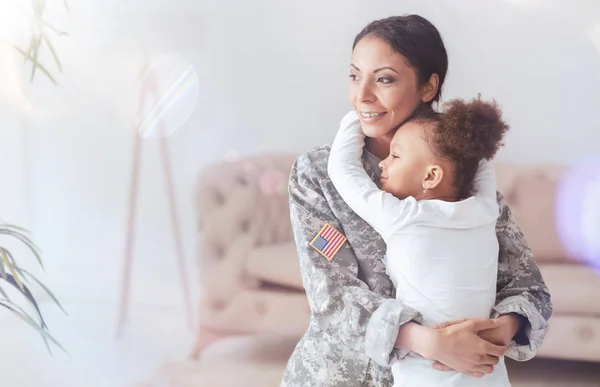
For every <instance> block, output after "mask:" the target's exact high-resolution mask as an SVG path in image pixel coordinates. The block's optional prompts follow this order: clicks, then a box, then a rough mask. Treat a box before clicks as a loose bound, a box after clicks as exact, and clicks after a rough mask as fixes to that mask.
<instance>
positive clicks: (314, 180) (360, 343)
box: [289, 156, 421, 366]
mask: <svg viewBox="0 0 600 387" xmlns="http://www.w3.org/2000/svg"><path fill="white" fill-rule="evenodd" d="M314 164H315V163H314V162H313V161H311V159H310V158H308V157H305V156H301V157H300V158H299V159H298V160H296V162H295V164H294V166H293V168H292V172H291V176H290V183H289V193H290V211H291V222H292V227H293V232H294V238H295V241H296V246H297V249H298V257H299V260H300V271H301V274H302V281H303V284H304V288H305V290H306V294H307V297H308V301H309V305H310V308H311V321H310V328H309V329H311V330H313V331H317V332H322V333H324V334H325V335H326V336H325V337H329V338H331V339H332V340H335V341H336V342H338V343H342V344H344V345H345V346H347V347H349V348H352V349H354V350H355V351H359V352H363V353H366V355H367V356H368V357H369V358H371V359H372V360H374V361H375V362H377V363H379V364H381V365H384V366H388V365H390V364H391V363H392V362H393V361H395V359H397V358H398V357H403V356H405V355H406V352H405V351H399V350H395V349H394V344H395V341H396V337H397V336H398V329H399V327H400V326H401V325H402V324H404V323H406V322H408V321H411V320H417V321H418V320H420V318H421V315H420V313H419V312H417V311H416V310H414V309H412V308H410V307H408V306H406V305H404V304H403V303H402V302H401V301H398V300H396V299H391V298H385V297H383V296H382V295H380V294H377V293H375V292H373V291H371V290H370V288H369V286H368V285H367V284H366V283H365V282H364V281H363V280H361V279H360V278H359V262H358V259H357V257H356V255H355V254H354V252H353V250H352V248H351V246H350V245H349V243H348V242H346V243H345V244H344V245H343V246H342V248H341V249H340V250H339V252H338V253H337V254H336V255H335V257H333V259H332V260H330V261H328V260H327V259H325V258H324V257H323V256H321V255H320V253H319V252H317V251H316V250H314V249H313V248H312V247H310V246H309V243H310V242H311V241H312V239H313V238H314V237H315V235H316V234H317V233H318V232H319V231H320V230H321V228H322V227H323V225H324V224H325V223H329V224H330V225H331V226H333V227H335V228H337V229H338V230H340V231H343V230H344V228H345V229H346V232H349V231H348V230H349V228H351V227H353V225H352V224H344V225H343V226H344V227H342V224H340V221H339V220H338V219H337V218H336V216H335V215H334V212H333V210H332V209H331V207H330V203H329V202H328V201H327V198H326V196H325V194H324V192H323V188H322V185H324V184H331V182H330V181H329V179H328V178H327V176H321V175H322V174H326V173H327V169H326V163H325V164H324V166H325V167H324V168H321V167H320V166H315V165H314ZM329 188H330V187H328V189H329Z"/></svg>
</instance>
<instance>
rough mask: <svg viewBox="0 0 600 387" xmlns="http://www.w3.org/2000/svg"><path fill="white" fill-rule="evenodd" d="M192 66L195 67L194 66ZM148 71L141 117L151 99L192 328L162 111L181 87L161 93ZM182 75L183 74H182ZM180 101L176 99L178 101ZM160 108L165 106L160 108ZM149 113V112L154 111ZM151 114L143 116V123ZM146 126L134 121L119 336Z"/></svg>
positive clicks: (147, 69)
mask: <svg viewBox="0 0 600 387" xmlns="http://www.w3.org/2000/svg"><path fill="white" fill-rule="evenodd" d="M190 68H191V66H190ZM142 73H143V74H144V75H143V77H142V83H141V85H140V89H139V95H138V98H139V99H140V100H139V103H138V108H139V109H138V117H139V114H140V113H141V114H143V113H142V110H143V106H144V103H146V102H148V101H150V103H152V104H153V106H152V109H151V110H150V113H152V115H153V116H154V118H156V117H158V119H156V120H155V121H156V122H155V125H156V126H155V130H156V131H157V136H158V137H159V141H160V150H161V152H160V154H161V163H162V168H163V173H164V176H165V179H166V187H167V196H168V201H169V212H170V218H171V225H172V229H173V237H174V238H175V246H176V253H177V266H178V270H179V276H180V281H181V287H182V292H183V299H184V305H185V309H186V315H187V322H188V325H189V326H190V327H191V326H192V324H193V317H192V304H191V299H190V290H189V285H188V281H187V277H186V272H187V270H186V264H185V258H184V253H183V243H182V240H181V232H180V222H179V217H178V215H177V205H176V201H175V190H174V187H173V174H172V171H171V162H170V157H169V151H168V147H167V139H166V137H167V135H168V134H169V133H167V132H166V128H165V124H164V122H163V121H162V120H161V119H160V117H161V114H162V113H163V112H164V110H166V109H169V107H170V106H172V103H173V101H169V102H170V103H167V104H165V103H164V101H165V98H167V99H168V98H170V97H173V94H172V91H173V88H175V89H176V88H177V87H181V86H180V85H179V86H178V85H177V84H176V83H177V80H176V81H174V82H173V83H172V84H170V85H169V86H168V87H167V89H166V91H165V92H164V93H159V91H158V89H157V79H156V77H157V74H156V73H155V72H153V71H152V67H149V66H145V68H144V69H143V70H142ZM180 78H181V76H180ZM175 102H176V101H175ZM157 109H162V110H163V111H162V112H161V111H160V110H158V111H157ZM150 113H149V114H150ZM147 118H148V117H142V120H141V121H142V125H143V123H144V122H145V120H146V119H147ZM142 125H140V124H139V122H137V120H136V123H135V124H134V140H133V166H132V170H131V177H130V182H131V184H130V189H129V202H128V210H127V234H126V240H125V252H124V266H123V276H122V280H121V297H120V303H119V315H118V321H117V336H119V337H120V336H122V335H123V333H124V330H125V325H126V323H127V318H128V312H129V301H130V289H131V278H132V271H133V242H134V236H135V228H136V227H135V226H136V222H135V218H136V204H137V198H138V187H139V172H140V165H141V163H140V162H141V157H142V149H143V143H144V138H143V134H144V133H140V132H141V130H140V129H141V127H142Z"/></svg>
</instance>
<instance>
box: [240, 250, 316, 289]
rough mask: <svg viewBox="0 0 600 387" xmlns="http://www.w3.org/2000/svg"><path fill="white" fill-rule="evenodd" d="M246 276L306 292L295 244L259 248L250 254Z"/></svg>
mask: <svg viewBox="0 0 600 387" xmlns="http://www.w3.org/2000/svg"><path fill="white" fill-rule="evenodd" d="M246 275H247V276H248V277H252V278H256V279H258V280H260V281H263V282H266V283H270V284H275V285H281V286H285V287H289V288H292V289H296V290H298V291H304V287H303V286H302V278H301V276H300V264H299V263H298V255H297V254H296V244H295V243H294V242H290V243H284V244H275V245H267V246H262V247H257V248H255V249H253V250H252V251H250V252H249V253H248V258H247V260H246Z"/></svg>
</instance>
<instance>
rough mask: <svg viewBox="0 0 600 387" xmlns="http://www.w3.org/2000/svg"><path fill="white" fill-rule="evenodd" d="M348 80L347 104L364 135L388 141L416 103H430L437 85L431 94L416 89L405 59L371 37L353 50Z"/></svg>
mask: <svg viewBox="0 0 600 387" xmlns="http://www.w3.org/2000/svg"><path fill="white" fill-rule="evenodd" d="M436 77H437V76H436ZM432 78H433V76H432ZM350 80H351V83H350V92H349V99H350V103H351V104H352V106H353V108H354V110H356V113H357V114H358V117H359V118H360V122H361V126H362V129H363V132H364V134H365V135H366V136H367V137H372V138H379V137H384V136H388V137H390V138H391V136H392V135H393V133H394V130H395V129H397V128H398V127H399V126H400V125H401V124H402V123H403V122H404V121H406V119H408V117H409V116H410V115H411V114H412V112H413V111H414V110H415V109H416V108H417V107H418V106H419V104H421V102H427V101H429V100H431V99H432V98H433V96H434V95H435V91H437V83H436V84H435V87H434V89H435V90H434V91H433V93H432V92H431V87H427V86H428V85H424V86H423V87H419V82H418V77H417V73H416V71H415V70H414V69H413V68H412V67H411V66H409V65H408V64H407V61H406V59H405V58H404V57H403V56H402V55H400V54H398V53H397V52H395V51H394V50H393V49H392V47H391V46H390V45H389V44H388V43H387V42H386V41H385V40H383V39H381V38H378V37H377V36H374V35H367V36H365V37H364V38H363V39H361V40H360V41H359V42H358V43H357V45H356V47H354V51H353V52H352V61H351V64H350ZM428 84H429V86H431V84H430V83H428Z"/></svg>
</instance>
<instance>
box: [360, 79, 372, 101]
mask: <svg viewBox="0 0 600 387" xmlns="http://www.w3.org/2000/svg"><path fill="white" fill-rule="evenodd" d="M358 100H359V102H373V101H374V100H375V94H374V93H373V90H371V87H370V86H369V84H368V83H366V82H363V83H362V84H361V85H360V86H359V89H358Z"/></svg>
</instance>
